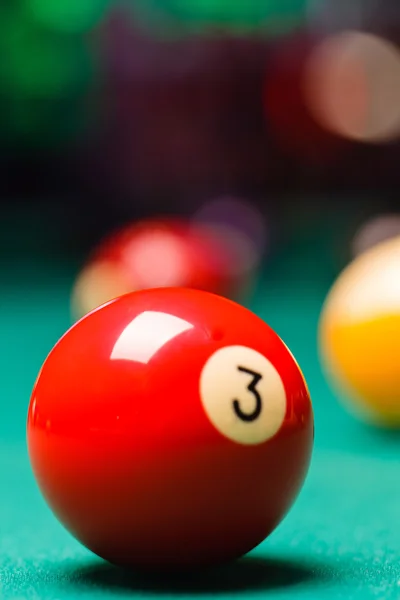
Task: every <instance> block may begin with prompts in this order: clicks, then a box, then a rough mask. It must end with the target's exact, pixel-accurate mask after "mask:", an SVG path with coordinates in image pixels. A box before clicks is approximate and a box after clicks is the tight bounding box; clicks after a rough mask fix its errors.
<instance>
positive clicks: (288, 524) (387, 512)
mask: <svg viewBox="0 0 400 600" xmlns="http://www.w3.org/2000/svg"><path fill="white" fill-rule="evenodd" d="M75 269H76V265H73V264H69V262H68V261H66V260H61V259H60V260H56V259H55V258H53V259H52V260H50V259H45V258H43V257H42V258H40V257H36V258H33V257H29V259H28V258H25V259H22V258H20V259H16V260H15V264H14V263H11V262H10V261H9V260H7V261H3V264H0V277H1V297H0V307H1V310H0V331H1V336H0V365H1V366H0V369H1V377H0V481H1V488H0V598H1V599H2V600H3V599H4V600H9V599H13V600H20V599H27V600H34V599H40V600H70V599H71V600H72V599H75V598H88V600H102V599H106V598H137V597H149V598H153V597H165V598H167V597H168V598H180V599H183V598H191V597H197V598H199V597H204V598H205V597H217V596H218V597H221V598H231V597H237V598H243V599H247V598H250V597H251V598H268V599H271V600H275V599H278V598H280V599H285V598H292V599H294V600H295V599H299V600H300V599H309V600H313V599H318V600H325V599H336V598H343V599H346V600H350V599H353V598H354V599H357V600H358V599H360V600H368V599H379V600H391V599H395V598H396V599H398V598H400V560H399V559H400V460H399V459H400V436H399V435H397V434H395V433H391V434H389V433H384V432H379V431H375V430H373V429H371V428H368V427H366V426H364V425H362V424H360V423H358V422H357V421H356V420H355V419H354V418H353V417H351V416H350V415H348V414H347V413H346V412H345V411H344V410H343V408H342V407H341V405H340V403H339V402H338V401H337V398H336V397H335V395H334V393H333V392H332V391H331V390H330V388H329V387H328V384H327V383H326V381H325V379H324V376H323V374H322V372H321V370H320V366H319V362H318V354H317V346H316V332H317V323H318V315H319V311H320V308H321V304H322V301H323V298H324V296H325V294H326V291H327V289H328V287H329V285H330V282H331V279H332V275H333V268H332V265H329V264H328V261H327V259H326V257H324V253H323V252H317V253H316V252H315V250H313V248H312V246H311V245H310V247H308V249H307V248H305V249H304V250H302V251H300V248H292V251H291V252H290V251H289V252H287V253H286V254H285V255H282V256H280V257H275V258H272V259H271V261H270V264H269V265H267V266H266V269H265V272H264V273H263V276H262V278H261V281H260V285H259V287H258V290H257V292H256V294H255V296H254V298H253V299H252V300H251V301H250V304H249V305H250V306H251V308H252V309H253V310H254V311H255V312H257V313H258V314H259V315H260V316H261V317H263V318H264V319H265V320H266V321H267V322H268V323H269V324H270V325H271V326H272V327H274V328H275V329H276V331H277V332H278V333H279V334H280V335H281V336H282V337H283V339H284V340H285V341H286V343H287V344H288V345H289V346H290V348H291V349H292V350H293V352H294V354H295V355H296V357H297V359H298V361H299V363H300V365H301V367H302V369H303V371H304V374H305V376H306V378H307V380H308V383H309V388H310V392H311V395H312V398H313V403H314V410H315V425H316V438H315V451H314V456H313V461H312V465H311V469H310V472H309V476H308V478H307V481H306V483H305V485H304V488H303V490H302V492H301V494H300V497H299V499H298V501H297V502H296V504H295V506H294V507H293V509H292V510H291V512H290V514H289V515H288V516H287V517H286V519H285V520H284V522H283V523H282V524H281V525H280V526H279V527H278V529H277V530H276V531H275V532H274V533H273V534H272V535H271V536H270V538H269V539H267V540H266V541H265V542H264V543H263V544H262V545H261V546H259V547H258V548H257V549H256V550H255V551H253V552H252V553H251V554H250V555H249V556H248V557H247V558H245V559H243V560H241V561H239V562H238V563H236V564H235V565H232V566H230V567H225V568H223V569H217V570H216V571H212V572H208V573H202V574H199V575H196V576H194V575H192V576H186V577H181V578H174V579H172V578H170V579H167V578H159V577H158V578H156V577H150V578H143V577H139V576H137V575H134V574H132V573H127V572H124V571H122V570H119V569H117V568H115V567H112V566H110V565H108V564H106V563H104V562H103V561H102V560H100V559H98V558H96V557H95V556H93V555H92V554H91V553H90V552H89V551H87V550H86V549H84V548H82V547H81V546H80V544H79V543H78V542H76V541H75V540H74V539H73V538H72V537H71V536H70V535H69V534H68V533H67V532H66V531H65V530H64V529H63V527H62V526H61V525H60V524H59V523H58V522H57V520H56V519H55V518H54V516H53V515H52V514H51V512H50V511H49V509H48V508H47V506H46V504H45V502H44V500H43V499H42V497H41V495H40V493H39V491H38V489H37V487H36V484H35V481H34V479H33V476H32V473H31V470H30V466H29V462H28V457H27V452H26V445H25V419H26V412H27V407H28V402H29V397H30V392H31V388H32V385H33V383H34V380H35V378H36V375H37V372H38V370H39V368H40V366H41V364H42V362H43V360H44V358H45V356H46V354H47V352H48V351H49V350H50V349H51V347H52V345H53V344H54V343H55V342H56V341H57V339H58V338H59V336H60V335H61V334H62V333H64V331H65V330H66V329H67V327H68V326H69V324H70V317H69V292H70V287H71V284H72V281H73V277H74V275H75Z"/></svg>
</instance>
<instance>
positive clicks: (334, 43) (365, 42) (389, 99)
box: [304, 31, 400, 143]
mask: <svg viewBox="0 0 400 600" xmlns="http://www.w3.org/2000/svg"><path fill="white" fill-rule="evenodd" d="M304 87H305V94H306V97H307V103H308V106H309V108H310V111H311V112H312V114H313V116H314V118H315V119H316V120H317V121H318V122H319V123H320V124H321V125H322V126H323V127H326V128H327V129H328V130H331V131H333V132H334V133H336V134H338V135H341V136H343V137H345V138H350V139H353V140H356V141H362V142H377V143H379V142H386V141H389V140H392V139H396V138H397V137H399V135H400V50H399V49H398V48H397V47H396V46H395V45H394V44H391V43H389V42H388V41H386V40H384V39H382V38H379V37H378V36H375V35H372V34H367V33H363V32H358V31H346V32H341V33H339V34H336V35H334V36H331V37H328V38H326V39H324V40H323V41H322V42H321V43H320V44H318V45H317V46H316V47H315V48H314V50H313V52H312V54H311V56H310V58H309V61H308V64H307V66H306V70H305V76H304Z"/></svg>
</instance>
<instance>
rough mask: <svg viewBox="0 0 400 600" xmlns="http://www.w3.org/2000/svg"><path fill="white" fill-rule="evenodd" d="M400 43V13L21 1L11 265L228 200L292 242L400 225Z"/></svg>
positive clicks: (4, 88)
mask: <svg viewBox="0 0 400 600" xmlns="http://www.w3.org/2000/svg"><path fill="white" fill-rule="evenodd" d="M399 42H400V5H399V4H398V3H397V2H396V1H395V0H351V1H349V0H246V2H243V1H242V0H125V1H121V2H117V1H113V0H85V1H84V2H82V0H58V1H57V2H54V0H13V1H9V0H7V1H6V0H4V1H3V2H2V4H1V7H0V48H1V61H0V107H1V110H0V202H1V206H0V220H1V223H0V227H1V232H2V234H1V239H0V252H1V257H2V260H5V259H6V258H8V257H10V256H11V255H12V254H14V253H19V252H20V253H22V255H26V253H27V252H29V251H30V250H31V249H32V248H33V247H35V248H42V249H43V252H44V253H45V252H50V254H51V253H53V254H57V252H61V251H64V250H66V251H68V252H70V253H72V254H73V253H76V255H77V256H80V255H84V254H85V253H87V252H88V251H89V250H90V248H91V247H92V246H93V244H95V243H96V242H97V240H98V239H100V237H101V236H103V235H104V234H105V233H107V232H108V231H109V230H110V229H112V228H114V227H117V226H119V225H120V224H122V223H125V222H127V221H131V220H135V219H140V218H144V217H148V216H151V215H154V214H162V215H176V214H179V215H183V216H186V215H188V216H190V215H192V214H195V213H196V212H197V211H199V210H201V208H202V206H203V205H204V204H205V203H207V202H209V201H211V200H212V199H214V198H220V197H226V196H233V197H238V198H243V199H245V200H246V202H249V203H251V204H252V205H254V206H255V207H256V208H257V210H261V211H262V213H263V215H264V217H265V219H266V220H267V221H269V222H270V223H271V224H272V225H273V226H274V227H271V229H274V228H275V229H274V231H276V232H278V233H277V236H278V237H281V238H282V239H285V236H286V238H287V237H290V235H292V234H293V232H295V231H297V230H299V228H301V227H303V228H304V227H305V228H307V224H308V225H309V224H310V223H311V224H314V226H315V227H317V226H318V222H319V221H318V219H319V220H325V221H327V220H329V219H333V218H334V217H335V218H336V217H337V218H339V217H338V215H340V218H341V219H342V218H343V219H344V222H345V223H347V224H349V223H350V222H352V221H351V219H353V220H354V222H358V221H362V220H363V219H366V218H368V217H369V216H370V215H373V214H375V213H393V212H396V211H397V210H398V202H399V201H398V186H399V183H400V168H399V158H400V145H399V140H400V48H399ZM343 235H347V233H346V232H345V231H344V233H343Z"/></svg>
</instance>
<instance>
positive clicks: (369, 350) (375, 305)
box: [319, 237, 400, 427]
mask: <svg viewBox="0 0 400 600" xmlns="http://www.w3.org/2000/svg"><path fill="white" fill-rule="evenodd" d="M399 282H400V238H399V237H397V238H394V239H392V240H389V241H387V242H383V243H381V244H379V245H377V246H375V247H373V248H372V249H371V250H368V251H366V252H364V253H363V254H361V255H360V256H359V257H358V258H356V259H355V260H353V262H352V263H350V265H349V266H348V267H347V268H346V269H345V270H344V271H343V272H342V274H341V275H340V276H339V278H338V279H337V281H336V282H335V284H334V285H333V287H332V289H331V291H330V293H329V295H328V297H327V299H326V301H325V305H324V308H323V311H322V314H321V319H320V333H319V338H320V353H321V358H322V361H323V364H324V367H325V369H326V372H327V374H328V377H329V379H330V381H331V382H332V384H333V386H334V387H335V389H336V390H337V391H338V392H339V395H340V397H342V398H343V399H344V400H345V401H346V403H347V406H348V407H349V408H350V409H351V411H352V412H354V413H355V414H356V415H357V416H359V417H361V418H362V419H363V420H366V421H368V422H370V423H373V424H377V425H380V426H387V427H400V369H399V356H400V284H399Z"/></svg>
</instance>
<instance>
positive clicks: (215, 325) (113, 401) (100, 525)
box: [27, 288, 313, 568]
mask: <svg viewBox="0 0 400 600" xmlns="http://www.w3.org/2000/svg"><path fill="white" fill-rule="evenodd" d="M27 433H28V446H29V454H30V459H31V464H32V467H33V471H34V473H35V476H36V479H37V482H38V484H39V486H40V488H41V490H42V492H43V494H44V496H45V498H46V499H47V501H48V503H49V505H50V507H51V508H52V510H53V511H54V513H55V514H56V515H57V516H58V518H59V519H60V521H61V522H62V523H63V524H64V525H65V527H66V528H67V529H68V530H69V531H70V532H71V533H72V534H73V535H74V536H75V537H76V538H77V539H78V540H80V541H81V542H82V543H83V544H84V545H86V546H87V547H88V548H89V549H91V550H92V551H93V552H94V553H96V554H98V555H99V556H101V557H103V558H104V559H107V560H109V561H111V562H114V563H118V564H122V565H133V566H136V567H144V568H149V567H150V568H160V567H161V568H185V567H199V566H206V565H213V564H218V563H222V562H225V561H229V560H231V559H235V558H237V557H240V556H242V555H243V554H245V553H247V552H249V551H250V550H251V549H252V548H254V547H255V546H257V545H258V544H260V543H261V542H262V541H263V540H264V539H265V538H266V537H267V536H268V535H269V534H270V533H271V532H272V531H273V529H274V528H275V527H276V526H277V525H278V523H279V522H280V521H281V519H282V518H283V517H284V515H285V514H286V512H287V511H288V510H289V508H290V506H291V505H292V503H293V502H294V500H295V498H296V496H297V494H298V492H299V490H300V488H301V486H302V484H303V481H304V479H305V476H306V473H307V470H308V465H309V461H310V456H311V452H312V444H313V414H312V407H311V402H310V397H309V393H308V389H307V385H306V383H305V380H304V377H303V375H302V373H301V371H300V368H299V366H298V364H297V362H296V361H295V359H294V357H293V355H292V354H291V352H290V351H289V350H288V348H287V346H286V345H285V344H284V342H283V341H282V340H281V339H280V338H279V337H278V335H277V334H276V333H275V332H274V331H273V330H272V329H271V328H270V327H269V326H268V325H266V323H264V322H263V321H262V320H261V319H260V318H259V317H257V316H256V315H255V314H253V313H252V312H250V311H248V310H247V309H245V308H243V307H242V306H240V305H238V304H236V303H234V302H232V301H230V300H227V299H225V298H222V297H220V296H216V295H214V294H210V293H208V292H203V291H197V290H189V289H179V288H166V289H155V290H145V291H141V292H133V293H131V294H127V295H125V296H122V297H120V298H118V299H116V300H112V301H110V302H109V303H107V304H105V305H103V306H102V307H100V308H99V309H97V310H95V311H93V312H91V313H90V314H88V315H87V316H86V317H84V318H83V319H81V320H80V321H79V322H78V323H76V324H75V325H74V326H73V327H72V328H71V329H70V330H69V331H68V332H67V333H66V334H65V335H64V336H63V337H62V338H61V339H60V341H59V342H58V343H57V344H56V345H55V347H54V348H53V350H52V351H51V352H50V354H49V355H48V357H47V359H46V361H45V363H44V365H43V367H42V369H41V371H40V374H39V376H38V379H37V381H36V384H35V387H34V390H33V393H32V398H31V403H30V407H29V415H28V430H27Z"/></svg>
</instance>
